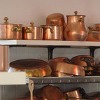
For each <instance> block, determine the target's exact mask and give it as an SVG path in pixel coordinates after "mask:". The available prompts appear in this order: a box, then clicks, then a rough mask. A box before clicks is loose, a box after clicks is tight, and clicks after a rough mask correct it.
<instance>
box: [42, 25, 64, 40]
mask: <svg viewBox="0 0 100 100" xmlns="http://www.w3.org/2000/svg"><path fill="white" fill-rule="evenodd" d="M41 27H42V28H43V39H44V40H63V33H62V26H58V25H41Z"/></svg>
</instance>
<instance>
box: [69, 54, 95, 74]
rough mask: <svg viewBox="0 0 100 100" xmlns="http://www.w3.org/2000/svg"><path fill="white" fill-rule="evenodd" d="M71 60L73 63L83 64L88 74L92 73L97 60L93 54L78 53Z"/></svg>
mask: <svg viewBox="0 0 100 100" xmlns="http://www.w3.org/2000/svg"><path fill="white" fill-rule="evenodd" d="M71 62H72V63H73V64H76V65H79V66H83V67H84V68H85V74H86V75H92V73H93V70H94V66H95V61H94V58H93V57H92V56H89V55H78V56H75V57H73V58H72V59H71Z"/></svg>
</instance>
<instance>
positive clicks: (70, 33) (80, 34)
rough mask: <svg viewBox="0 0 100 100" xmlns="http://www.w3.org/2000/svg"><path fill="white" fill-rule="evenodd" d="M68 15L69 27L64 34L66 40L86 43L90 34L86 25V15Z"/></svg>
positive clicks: (67, 26)
mask: <svg viewBox="0 0 100 100" xmlns="http://www.w3.org/2000/svg"><path fill="white" fill-rule="evenodd" d="M74 13H75V15H68V16H66V17H67V25H66V29H65V32H64V39H65V40H69V41H84V40H86V38H87V36H88V33H87V30H86V27H85V24H84V17H85V15H77V13H78V12H77V11H75V12H74Z"/></svg>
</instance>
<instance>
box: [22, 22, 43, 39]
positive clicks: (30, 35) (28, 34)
mask: <svg viewBox="0 0 100 100" xmlns="http://www.w3.org/2000/svg"><path fill="white" fill-rule="evenodd" d="M23 39H25V40H42V39H43V28H41V27H37V26H34V25H33V23H31V26H29V27H23Z"/></svg>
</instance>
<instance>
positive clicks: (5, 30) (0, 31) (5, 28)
mask: <svg viewBox="0 0 100 100" xmlns="http://www.w3.org/2000/svg"><path fill="white" fill-rule="evenodd" d="M4 20H5V22H4V24H0V39H15V40H20V39H22V24H10V23H8V18H7V17H5V18H4Z"/></svg>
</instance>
